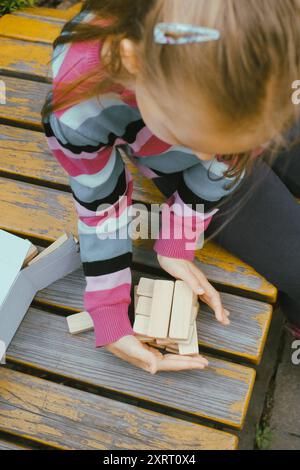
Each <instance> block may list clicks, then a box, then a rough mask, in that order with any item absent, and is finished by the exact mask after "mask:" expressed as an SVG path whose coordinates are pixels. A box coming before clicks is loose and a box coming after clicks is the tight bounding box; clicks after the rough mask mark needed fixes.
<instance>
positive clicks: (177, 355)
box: [164, 354, 209, 367]
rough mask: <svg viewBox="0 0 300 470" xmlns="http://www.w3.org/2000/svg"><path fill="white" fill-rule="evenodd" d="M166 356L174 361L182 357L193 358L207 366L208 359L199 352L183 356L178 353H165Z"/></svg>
mask: <svg viewBox="0 0 300 470" xmlns="http://www.w3.org/2000/svg"><path fill="white" fill-rule="evenodd" d="M166 356H167V357H168V358H170V359H173V360H174V361H179V360H181V359H182V358H185V359H194V360H196V361H198V362H200V363H201V364H203V365H204V366H205V367H207V366H208V365H209V362H208V360H207V359H206V358H205V357H203V356H201V355H200V354H193V355H191V356H183V355H179V354H165V355H164V357H166Z"/></svg>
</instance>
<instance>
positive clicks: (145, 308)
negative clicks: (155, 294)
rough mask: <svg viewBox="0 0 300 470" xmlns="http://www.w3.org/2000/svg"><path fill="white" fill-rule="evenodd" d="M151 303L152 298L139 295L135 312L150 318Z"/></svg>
mask: <svg viewBox="0 0 300 470" xmlns="http://www.w3.org/2000/svg"><path fill="white" fill-rule="evenodd" d="M151 305H152V299H151V298H150V297H138V303H137V307H136V310H135V314H136V315H143V316H144V317H149V318H150V314H151ZM149 336H151V335H149Z"/></svg>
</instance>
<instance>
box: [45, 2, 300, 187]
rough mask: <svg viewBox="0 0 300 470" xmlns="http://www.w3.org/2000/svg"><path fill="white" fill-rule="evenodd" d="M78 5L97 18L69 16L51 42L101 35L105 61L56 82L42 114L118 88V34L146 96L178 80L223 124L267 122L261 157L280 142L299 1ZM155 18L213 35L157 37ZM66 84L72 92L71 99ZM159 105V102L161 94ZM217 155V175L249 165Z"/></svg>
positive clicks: (294, 64)
mask: <svg viewBox="0 0 300 470" xmlns="http://www.w3.org/2000/svg"><path fill="white" fill-rule="evenodd" d="M84 11H88V12H90V13H93V14H94V15H95V17H96V18H99V20H100V21H101V22H102V24H100V23H99V24H96V23H95V21H93V22H92V23H87V24H84V23H80V22H79V23H78V24H75V25H72V24H71V22H69V23H67V24H66V25H65V26H64V28H63V35H60V36H59V37H58V38H57V39H56V41H55V42H54V46H57V45H59V44H64V43H68V42H72V43H73V42H80V41H87V40H99V41H102V40H104V39H106V38H107V37H109V38H110V54H111V55H110V61H109V63H108V64H105V66H103V67H102V68H101V70H98V71H93V74H89V75H86V76H85V77H81V78H80V79H79V80H77V81H76V82H73V83H71V84H68V85H66V86H64V84H60V86H59V90H56V97H57V99H56V101H55V103H54V105H53V103H51V102H50V101H49V100H48V101H46V103H45V105H44V107H43V110H42V116H43V117H45V116H46V115H48V114H49V113H50V112H51V111H53V110H57V109H60V108H63V107H64V106H66V105H70V104H75V103H76V102H80V101H82V100H84V99H88V98H90V97H92V96H99V97H101V95H102V94H104V93H105V92H107V91H108V90H114V91H118V86H117V85H116V83H117V82H118V79H119V80H120V79H124V78H127V75H128V72H127V71H126V70H124V68H123V67H122V60H121V56H120V41H121V40H122V39H123V38H129V39H132V40H133V41H136V42H138V43H139V44H140V47H139V48H138V51H139V52H138V54H139V62H140V65H141V68H140V70H141V71H140V73H141V79H142V80H143V82H144V83H145V84H146V86H147V89H148V90H149V92H150V93H152V94H153V95H154V96H155V95H157V93H159V96H160V97H161V90H164V89H165V90H168V89H170V91H171V92H172V93H176V92H178V93H179V92H182V89H183V84H184V86H185V87H187V89H188V90H189V91H190V90H194V103H195V106H197V93H198V94H199V96H200V93H201V97H204V98H205V100H206V102H207V103H209V104H211V106H212V107H214V109H216V110H219V113H220V114H221V115H222V119H223V120H224V126H227V125H228V126H235V127H236V128H239V127H241V128H242V127H243V126H247V125H248V124H249V123H251V122H254V121H255V120H257V117H258V116H261V122H265V123H266V122H269V125H270V126H273V133H274V140H273V142H272V145H271V146H270V148H269V149H268V151H267V152H266V154H265V157H264V158H270V159H272V158H275V155H276V153H277V152H278V150H279V148H282V147H283V146H284V145H285V146H286V145H287V142H286V140H285V133H286V132H287V131H288V129H289V128H291V126H292V125H293V123H294V122H295V120H296V118H297V116H298V109H297V107H296V106H295V105H293V103H292V97H291V95H292V83H293V82H294V81H295V80H297V79H298V78H299V77H300V27H299V25H300V0H276V1H274V0H259V1H258V0H184V1H183V0H86V1H85V2H84V3H83V7H82V10H81V12H84ZM103 20H105V22H103ZM158 22H181V23H191V24H194V25H201V26H207V27H211V28H215V29H218V30H219V31H220V33H221V39H220V40H219V41H211V42H207V43H203V44H200V45H199V44H187V45H180V46H169V45H161V44H157V43H155V41H154V40H153V30H154V27H155V25H156V24H157V23H158ZM179 64H180V66H179ZM89 81H90V83H91V84H92V86H91V87H88V86H87V87H85V91H84V93H82V94H80V93H79V90H80V84H82V83H85V84H87V83H89ZM86 89H89V91H88V92H87V91H86ZM72 90H73V91H74V90H75V91H76V90H77V93H75V94H74V93H72V99H71V98H70V91H72ZM58 91H59V93H58ZM160 105H161V106H164V103H163V100H162V99H161V98H160ZM224 160H225V161H226V160H227V161H228V162H229V164H230V165H229V169H228V171H227V172H226V173H224V177H225V176H227V177H228V178H235V179H236V181H237V180H238V179H239V178H241V175H242V174H243V173H244V170H246V172H250V171H251V169H252V168H253V164H254V159H253V158H252V156H251V153H245V154H240V155H227V156H224ZM236 181H235V182H236ZM235 182H234V184H235Z"/></svg>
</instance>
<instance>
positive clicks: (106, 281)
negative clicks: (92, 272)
mask: <svg viewBox="0 0 300 470" xmlns="http://www.w3.org/2000/svg"><path fill="white" fill-rule="evenodd" d="M86 281H87V287H86V291H87V292H97V291H104V290H112V289H114V288H116V287H118V286H119V285H122V284H130V283H131V270H130V268H125V269H122V270H121V271H116V272H114V273H111V274H104V275H103V276H93V277H92V276H88V277H86Z"/></svg>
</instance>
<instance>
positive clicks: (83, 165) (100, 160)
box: [53, 147, 111, 178]
mask: <svg viewBox="0 0 300 470" xmlns="http://www.w3.org/2000/svg"><path fill="white" fill-rule="evenodd" d="M53 154H54V156H55V158H56V159H57V160H58V161H59V163H60V164H61V166H62V167H63V168H64V169H65V170H66V171H67V173H69V174H70V176H72V177H73V178H75V177H76V176H80V175H82V174H86V175H94V174H96V173H99V172H100V171H101V170H103V169H104V168H105V166H106V165H107V163H108V161H109V159H110V157H111V148H110V147H108V148H106V147H105V148H104V149H103V150H102V151H101V152H100V153H98V156H97V158H94V159H93V160H70V158H68V157H66V155H65V154H64V153H63V152H62V151H61V150H53Z"/></svg>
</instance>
